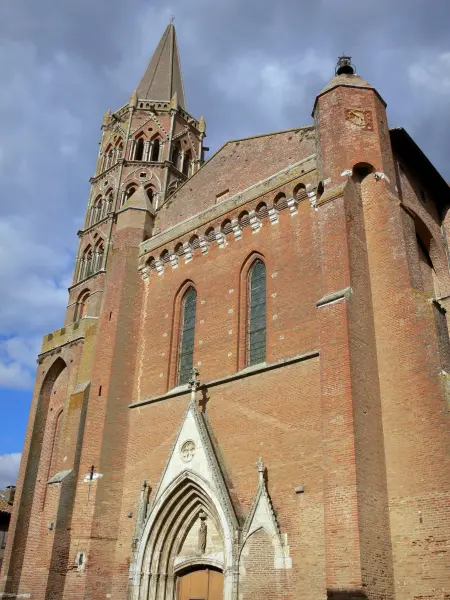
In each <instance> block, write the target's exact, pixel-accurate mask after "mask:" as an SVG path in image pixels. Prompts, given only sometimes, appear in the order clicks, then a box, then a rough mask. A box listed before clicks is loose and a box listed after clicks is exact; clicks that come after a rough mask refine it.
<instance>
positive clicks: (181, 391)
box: [128, 350, 320, 408]
mask: <svg viewBox="0 0 450 600" xmlns="http://www.w3.org/2000/svg"><path fill="white" fill-rule="evenodd" d="M319 354H320V353H319V350H312V351H310V352H306V353H305V354H297V355H296V356H292V357H290V358H284V359H282V360H279V361H277V362H274V363H260V364H259V365H253V366H251V367H246V368H245V369H242V371H237V372H236V373H233V374H232V375H225V377H219V378H218V379H213V380H211V381H206V382H205V383H202V384H200V386H199V387H198V389H199V390H206V389H208V388H211V387H215V386H216V385H222V384H223V383H228V382H230V381H235V380H236V379H243V378H244V377H251V376H252V375H257V374H259V373H264V372H265V371H272V370H273V369H279V368H280V367H285V366H287V365H292V364H294V363H297V362H302V361H304V360H309V359H310V358H317V357H318V356H319ZM190 392H191V390H190V388H189V386H188V385H187V384H185V385H179V386H177V387H175V388H173V389H171V390H169V391H168V392H166V393H165V394H161V395H159V396H153V397H152V398H146V399H145V400H139V401H138V402H132V403H131V404H129V405H128V408H136V407H138V406H143V405H145V404H153V402H160V401H161V400H168V399H169V398H175V397H177V396H184V395H185V394H190Z"/></svg>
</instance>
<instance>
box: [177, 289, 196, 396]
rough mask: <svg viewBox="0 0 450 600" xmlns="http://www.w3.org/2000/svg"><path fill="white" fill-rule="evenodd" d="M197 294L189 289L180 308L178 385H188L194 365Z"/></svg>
mask: <svg viewBox="0 0 450 600" xmlns="http://www.w3.org/2000/svg"><path fill="white" fill-rule="evenodd" d="M196 304H197V292H196V291H195V289H194V288H192V287H191V288H189V289H188V291H187V292H186V294H185V295H184V298H183V303H182V307H181V337H180V354H179V359H178V384H179V385H182V384H184V383H188V381H189V378H190V376H191V371H192V367H193V365H194V337H195V310H196Z"/></svg>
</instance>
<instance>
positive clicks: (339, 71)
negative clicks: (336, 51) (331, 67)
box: [336, 55, 356, 75]
mask: <svg viewBox="0 0 450 600" xmlns="http://www.w3.org/2000/svg"><path fill="white" fill-rule="evenodd" d="M355 73H356V68H355V65H354V64H352V57H351V56H345V55H342V56H340V57H339V58H338V62H337V65H336V75H354V74H355Z"/></svg>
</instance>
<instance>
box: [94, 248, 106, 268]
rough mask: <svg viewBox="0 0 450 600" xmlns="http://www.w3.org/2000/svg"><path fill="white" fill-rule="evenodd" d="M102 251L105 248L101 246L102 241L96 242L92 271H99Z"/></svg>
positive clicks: (101, 262)
mask: <svg viewBox="0 0 450 600" xmlns="http://www.w3.org/2000/svg"><path fill="white" fill-rule="evenodd" d="M104 252H105V249H104V246H103V242H100V244H98V246H97V247H96V248H95V255H94V264H93V266H92V272H93V273H97V271H100V269H101V268H102V264H103V254H104Z"/></svg>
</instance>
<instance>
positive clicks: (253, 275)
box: [247, 259, 266, 366]
mask: <svg viewBox="0 0 450 600" xmlns="http://www.w3.org/2000/svg"><path fill="white" fill-rule="evenodd" d="M247 294H248V296H247V298H248V313H247V314H248V317H247V365H248V366H250V365H257V364H258V363H262V362H265V360H266V265H265V264H264V263H263V261H262V260H259V259H258V260H256V261H255V263H254V264H253V266H252V267H251V269H250V272H249V275H248V292H247Z"/></svg>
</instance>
